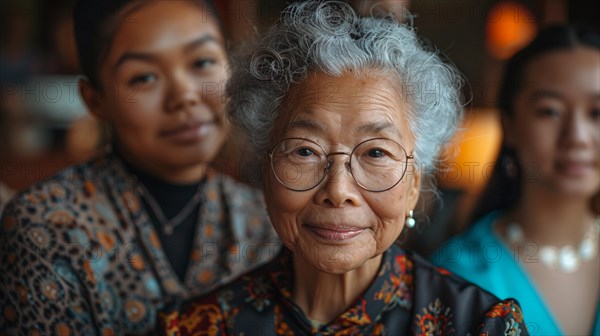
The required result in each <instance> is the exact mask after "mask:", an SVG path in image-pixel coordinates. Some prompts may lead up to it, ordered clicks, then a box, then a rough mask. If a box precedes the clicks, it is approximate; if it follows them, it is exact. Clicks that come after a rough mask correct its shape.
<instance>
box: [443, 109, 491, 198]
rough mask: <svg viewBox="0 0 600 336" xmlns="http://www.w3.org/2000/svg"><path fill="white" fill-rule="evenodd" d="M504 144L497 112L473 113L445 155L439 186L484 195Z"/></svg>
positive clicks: (477, 111) (469, 115)
mask: <svg viewBox="0 0 600 336" xmlns="http://www.w3.org/2000/svg"><path fill="white" fill-rule="evenodd" d="M501 141H502V128H501V125H500V118H499V114H498V112H497V111H496V110H493V109H481V110H473V111H470V113H469V114H468V115H467V116H466V118H465V121H464V122H463V124H462V127H461V130H460V131H459V132H458V133H457V135H456V136H455V138H454V139H453V141H452V142H451V144H452V145H451V146H450V147H449V148H448V149H447V153H446V154H445V155H444V157H445V160H444V161H443V163H442V165H441V170H440V173H439V176H438V177H439V184H440V186H442V187H444V188H448V189H459V190H464V191H466V192H467V193H470V194H476V193H478V192H479V191H481V189H482V188H483V187H484V186H485V185H486V184H487V182H488V181H489V179H490V177H491V175H492V171H493V169H494V164H495V160H496V157H497V155H498V150H499V149H500V142H501Z"/></svg>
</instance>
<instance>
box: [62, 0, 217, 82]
mask: <svg viewBox="0 0 600 336" xmlns="http://www.w3.org/2000/svg"><path fill="white" fill-rule="evenodd" d="M148 2H149V1H144V0H79V1H77V3H76V4H75V7H74V10H73V24H74V28H75V41H76V43H77V53H78V56H79V63H80V65H81V69H82V71H83V74H84V75H85V76H86V77H87V78H88V80H89V81H90V83H91V84H92V85H93V86H95V87H97V88H99V87H100V85H99V84H100V82H99V78H98V70H99V68H100V63H101V61H102V60H103V59H104V58H105V57H106V54H107V52H108V50H109V48H110V44H111V43H112V39H113V37H114V35H115V33H116V30H117V29H118V27H119V24H120V23H121V20H124V19H125V16H127V15H123V13H121V11H122V10H123V9H124V8H125V7H126V6H132V8H137V7H134V6H135V5H137V6H142V5H144V4H147V3H148ZM192 2H193V3H197V4H199V5H201V6H202V8H203V9H204V10H206V11H207V12H208V13H210V14H211V15H213V16H214V18H215V20H216V22H217V24H218V25H219V28H220V29H221V31H223V26H222V23H221V20H220V18H219V16H218V14H217V11H216V9H215V6H214V3H213V1H211V0H193V1H192Z"/></svg>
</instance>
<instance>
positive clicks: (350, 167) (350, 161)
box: [266, 137, 415, 193]
mask: <svg viewBox="0 0 600 336" xmlns="http://www.w3.org/2000/svg"><path fill="white" fill-rule="evenodd" d="M286 140H306V141H308V142H312V143H314V144H315V145H317V146H318V147H319V148H321V149H322V150H323V153H325V159H326V160H327V166H326V167H325V171H324V173H323V176H322V177H321V179H320V180H319V182H317V183H316V184H315V185H314V186H312V187H310V188H308V189H294V188H290V187H289V186H287V185H286V184H285V183H283V181H281V179H280V178H279V176H277V172H275V167H273V154H274V153H275V149H276V148H277V146H279V145H280V144H281V143H282V142H284V141H286ZM373 140H389V141H391V142H393V143H395V144H397V145H398V146H400V148H402V150H403V151H404V154H405V158H406V161H404V166H405V167H404V171H403V172H402V176H400V178H399V179H398V181H396V183H394V184H393V185H392V186H391V187H389V188H387V189H383V190H370V189H367V188H366V187H365V186H363V185H362V184H361V183H360V182H358V181H357V180H356V177H354V173H353V172H352V155H353V154H354V151H355V150H356V148H358V147H360V145H362V144H364V143H366V142H369V141H373ZM331 155H348V156H349V157H350V158H349V159H348V161H346V162H345V163H344V165H345V166H346V169H348V171H349V172H350V175H351V176H352V179H353V180H354V182H356V184H357V185H358V186H359V187H361V188H362V189H364V190H366V191H369V192H376V193H379V192H384V191H388V190H390V189H392V188H394V187H395V186H397V185H398V183H400V181H402V179H403V178H404V175H406V171H407V170H408V160H410V159H414V158H415V156H414V154H412V153H411V154H408V152H407V151H406V149H405V148H404V146H402V145H401V144H399V143H398V142H396V141H394V140H392V139H389V138H371V139H367V140H364V141H362V142H360V143H359V144H357V145H356V146H354V148H353V149H352V151H351V152H350V153H346V152H333V153H327V151H326V150H325V148H323V146H321V145H319V144H318V143H317V142H315V141H312V140H310V139H306V138H296V137H292V138H283V139H281V140H279V141H278V142H277V143H276V144H275V146H273V148H272V149H271V151H270V153H267V154H266V156H267V157H268V158H269V160H270V161H271V171H272V172H273V175H275V178H276V179H277V181H278V182H279V183H281V185H282V186H284V187H286V188H287V189H289V190H291V191H296V192H304V191H309V190H311V189H314V188H316V187H318V186H319V185H320V184H321V183H323V181H324V180H325V177H326V176H327V174H328V173H329V170H330V168H331V165H332V163H333V160H332V159H330V158H329V156H331Z"/></svg>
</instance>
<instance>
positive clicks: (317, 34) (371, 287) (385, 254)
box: [162, 1, 528, 335]
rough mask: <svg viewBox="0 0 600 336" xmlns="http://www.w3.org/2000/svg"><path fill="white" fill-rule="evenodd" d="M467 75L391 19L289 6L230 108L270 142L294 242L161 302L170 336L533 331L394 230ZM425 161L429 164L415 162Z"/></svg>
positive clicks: (241, 76)
mask: <svg viewBox="0 0 600 336" xmlns="http://www.w3.org/2000/svg"><path fill="white" fill-rule="evenodd" d="M459 78H460V77H459V76H458V74H457V72H456V70H454V69H453V68H452V67H450V66H448V65H445V64H444V63H442V62H441V61H440V59H439V57H438V56H437V55H436V54H435V53H433V52H428V51H426V50H424V49H423V48H422V47H421V46H420V44H419V41H418V39H417V37H416V35H415V32H414V31H413V30H411V29H409V28H407V27H404V26H402V25H400V24H398V23H397V22H396V21H395V20H394V19H392V18H385V19H374V18H358V16H357V15H356V14H355V12H354V11H353V10H352V9H351V8H350V7H349V6H348V5H346V4H345V3H342V2H335V1H326V2H323V1H318V2H317V1H310V2H303V3H295V4H292V5H290V6H289V7H288V8H287V9H286V10H285V11H284V12H283V14H282V18H281V20H280V23H279V24H277V25H276V26H274V27H273V28H272V29H271V30H270V32H269V33H268V34H267V35H266V36H265V37H264V38H263V39H262V41H261V43H260V45H259V46H258V47H256V48H254V49H252V50H250V52H249V53H248V54H247V55H246V56H245V58H243V59H242V60H241V61H240V62H239V63H238V64H236V68H234V71H233V77H232V79H231V81H230V84H229V87H228V91H229V93H230V94H231V96H232V97H231V104H230V105H229V106H228V111H229V113H230V117H231V119H232V120H233V121H234V122H235V124H237V126H239V127H241V129H242V130H244V131H245V133H246V134H247V135H248V136H249V137H250V138H251V140H252V143H253V144H254V146H255V148H256V150H257V153H258V154H259V155H261V154H262V155H263V156H264V160H265V166H264V171H263V176H264V191H265V197H266V201H267V210H268V212H269V215H270V217H271V221H272V223H273V225H274V227H275V230H276V231H277V233H278V234H279V236H280V238H281V239H282V241H283V242H284V244H285V246H286V248H285V249H284V250H283V251H282V252H281V254H280V255H279V256H278V257H277V258H276V259H275V260H274V261H273V262H271V263H269V264H267V265H265V266H264V267H261V268H259V269H257V270H255V271H253V272H252V273H249V274H247V275H245V276H242V277H240V278H239V279H237V280H236V281H234V282H233V283H231V284H230V285H227V286H225V287H222V288H221V289H219V290H217V291H216V292H214V293H213V294H210V295H209V296H206V297H203V298H200V299H198V300H196V301H193V302H190V303H187V304H186V305H185V306H184V307H182V309H181V310H179V311H177V312H165V314H164V315H163V318H162V324H163V327H164V329H165V332H166V333H167V334H169V335H189V334H203V335H204V334H206V333H208V334H227V335H229V334H239V333H242V332H244V333H245V334H248V335H267V334H268V335H271V334H274V333H276V334H278V335H281V334H285V335H291V334H296V333H297V334H309V333H318V334H324V335H329V334H344V335H358V334H360V335H365V334H375V335H381V334H387V335H406V334H408V333H411V334H417V335H421V334H423V335H425V334H428V335H430V334H436V335H438V334H444V335H446V334H452V335H466V334H469V333H470V334H485V335H488V334H489V335H499V334H502V335H526V334H528V333H527V329H526V328H525V325H524V322H523V317H522V315H521V312H520V308H519V306H518V304H517V303H516V302H515V301H512V300H506V301H500V300H499V299H497V298H496V297H494V296H493V295H491V294H489V293H487V292H485V291H483V290H481V289H479V288H478V287H476V286H475V285H472V284H470V283H468V282H466V281H464V280H462V279H459V278H457V277H455V276H453V275H452V274H450V273H448V272H446V271H444V270H441V269H437V268H435V267H433V266H431V264H429V263H428V262H427V261H425V260H424V259H422V258H421V257H419V256H418V255H415V254H413V253H412V252H410V251H405V250H402V249H400V248H398V247H397V246H395V245H393V243H394V241H395V240H396V238H397V237H398V236H399V234H400V233H401V231H402V229H403V228H404V227H405V226H408V227H411V226H414V223H415V220H414V218H413V216H412V214H413V211H412V209H413V208H414V206H415V204H416V203H417V200H418V197H419V192H420V187H421V181H422V175H423V171H422V169H428V168H430V167H432V165H433V162H434V160H435V157H436V155H437V153H438V152H439V150H440V147H441V145H442V144H443V143H444V142H445V141H447V140H448V139H449V138H450V136H451V135H452V133H453V131H454V129H455V128H456V125H457V122H458V120H459V117H460V114H461V103H460V97H459V96H460V94H459V85H458V83H460V80H459ZM419 167H421V168H419Z"/></svg>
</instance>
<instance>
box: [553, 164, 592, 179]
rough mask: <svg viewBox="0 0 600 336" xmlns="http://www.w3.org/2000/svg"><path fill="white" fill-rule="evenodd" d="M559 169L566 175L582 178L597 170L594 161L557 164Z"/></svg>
mask: <svg viewBox="0 0 600 336" xmlns="http://www.w3.org/2000/svg"><path fill="white" fill-rule="evenodd" d="M556 166H557V168H558V169H559V170H560V171H561V172H562V173H563V174H565V175H570V176H580V175H584V174H586V173H587V172H589V171H593V170H594V169H595V165H594V163H593V162H592V161H578V160H569V161H561V162H558V163H557V164H556Z"/></svg>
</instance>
